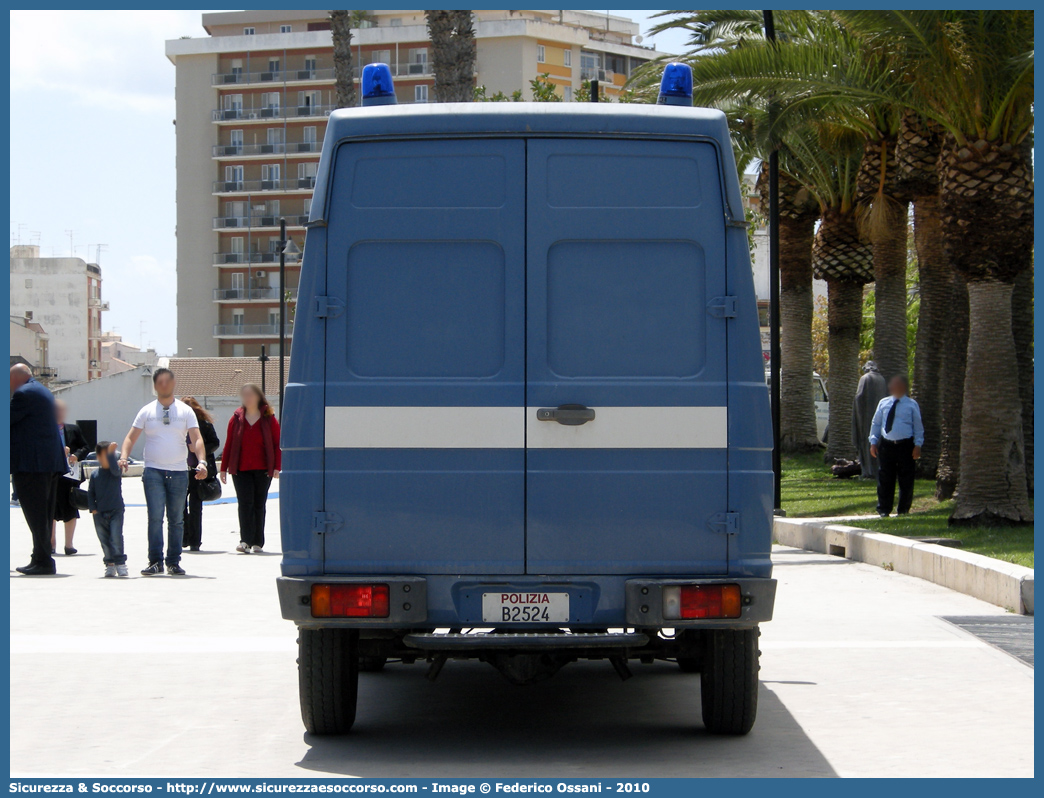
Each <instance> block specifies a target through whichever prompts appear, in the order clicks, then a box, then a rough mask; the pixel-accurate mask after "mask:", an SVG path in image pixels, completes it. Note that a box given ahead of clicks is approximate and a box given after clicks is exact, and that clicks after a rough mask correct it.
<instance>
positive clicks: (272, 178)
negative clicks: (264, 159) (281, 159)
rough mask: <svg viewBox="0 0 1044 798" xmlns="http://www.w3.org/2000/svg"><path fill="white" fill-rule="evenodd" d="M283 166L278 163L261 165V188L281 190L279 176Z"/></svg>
mask: <svg viewBox="0 0 1044 798" xmlns="http://www.w3.org/2000/svg"><path fill="white" fill-rule="evenodd" d="M280 169H281V165H280V164H277V163H263V164H261V188H262V190H264V189H266V188H267V189H272V188H279V175H280Z"/></svg>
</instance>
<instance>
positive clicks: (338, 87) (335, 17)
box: [330, 11, 356, 108]
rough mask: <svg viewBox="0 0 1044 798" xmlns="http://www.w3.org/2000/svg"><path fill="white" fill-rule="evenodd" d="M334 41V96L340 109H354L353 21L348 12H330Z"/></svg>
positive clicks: (331, 33)
mask: <svg viewBox="0 0 1044 798" xmlns="http://www.w3.org/2000/svg"><path fill="white" fill-rule="evenodd" d="M330 35H331V37H332V39H333V62H334V94H335V95H336V98H337V107H338V108H352V107H354V106H355V105H356V101H355V75H354V74H353V72H352V20H351V15H350V14H349V13H348V12H347V11H331V12H330Z"/></svg>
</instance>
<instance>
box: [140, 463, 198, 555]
mask: <svg viewBox="0 0 1044 798" xmlns="http://www.w3.org/2000/svg"><path fill="white" fill-rule="evenodd" d="M141 481H142V483H143V484H144V485H145V505H146V506H147V507H148V510H149V564H150V565H151V564H152V563H154V562H163V514H164V511H165V512H166V515H167V565H177V564H178V563H179V562H181V541H182V538H183V537H184V534H185V532H184V528H185V498H186V497H187V496H188V471H186V470H184V469H179V470H177V471H162V470H160V469H158V468H146V469H145V471H144V473H143V474H142V475H141Z"/></svg>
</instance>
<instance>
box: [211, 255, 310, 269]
mask: <svg viewBox="0 0 1044 798" xmlns="http://www.w3.org/2000/svg"><path fill="white" fill-rule="evenodd" d="M300 261H301V256H300V254H295V255H287V256H286V262H287V263H300ZM214 263H215V264H216V265H218V266H220V265H222V264H225V263H279V253H278V252H215V253H214Z"/></svg>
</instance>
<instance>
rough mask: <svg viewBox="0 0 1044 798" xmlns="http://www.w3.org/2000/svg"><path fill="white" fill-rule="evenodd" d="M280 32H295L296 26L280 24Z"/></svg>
mask: <svg viewBox="0 0 1044 798" xmlns="http://www.w3.org/2000/svg"><path fill="white" fill-rule="evenodd" d="M279 32H280V33H293V32H294V26H293V25H280V26H279Z"/></svg>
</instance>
